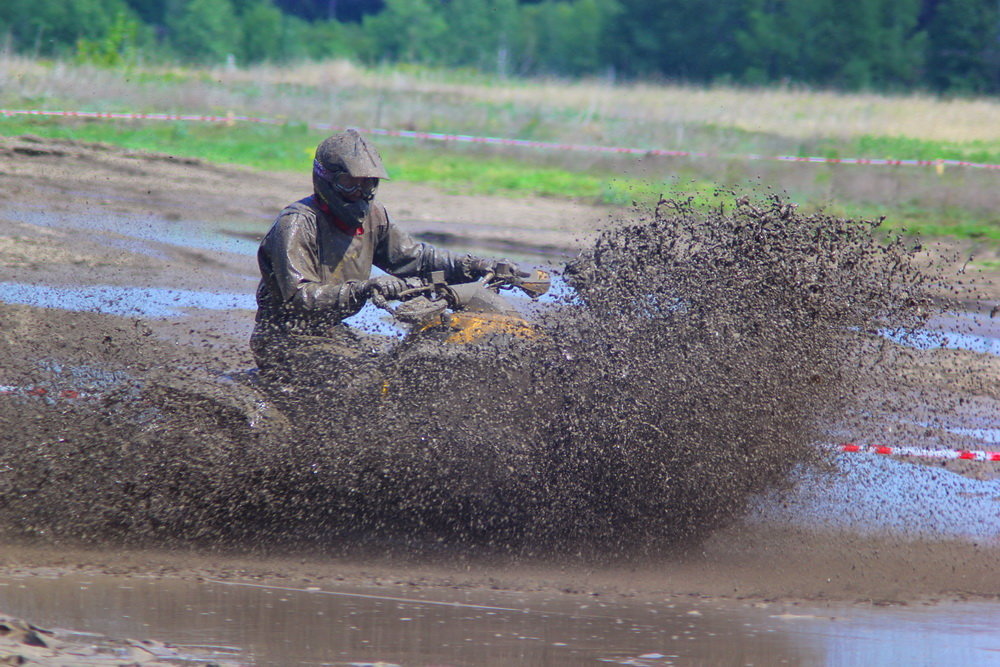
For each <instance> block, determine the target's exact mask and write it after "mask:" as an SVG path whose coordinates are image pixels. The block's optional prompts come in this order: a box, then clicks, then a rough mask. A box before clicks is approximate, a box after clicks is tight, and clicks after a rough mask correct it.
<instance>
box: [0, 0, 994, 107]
mask: <svg viewBox="0 0 1000 667" xmlns="http://www.w3.org/2000/svg"><path fill="white" fill-rule="evenodd" d="M0 38H2V39H4V40H5V42H4V44H5V45H6V48H7V49H8V50H14V51H16V52H19V53H24V54H29V55H34V56H39V57H75V58H78V59H82V60H86V61H89V62H94V63H98V64H106V65H112V66H113V65H118V64H123V63H129V62H133V61H136V60H141V61H144V62H162V61H182V62H191V63H201V64H214V63H220V62H226V61H230V62H232V61H235V62H236V63H239V64H253V63H260V62H273V63H288V62H295V61H302V60H323V59H326V58H331V57H347V58H352V59H356V60H358V61H361V62H364V63H369V64H375V63H383V62H390V63H398V62H405V63H418V64H425V65H432V66H446V67H468V68H474V69H477V70H482V71H488V72H496V73H499V74H501V75H514V76H533V75H556V76H571V77H575V76H615V77H629V78H646V79H657V80H670V81H684V82H692V83H712V82H726V83H736V84H768V83H775V82H780V83H790V84H804V85H812V86H819V87H833V88H840V89H846V90H863V89H880V90H885V89H889V90H913V89H925V90H934V91H940V92H947V93H979V94H991V93H997V92H1000V0H858V1H857V2H843V1H842V0H713V1H712V2H705V1H704V0H3V1H2V3H0Z"/></svg>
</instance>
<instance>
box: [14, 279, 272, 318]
mask: <svg viewBox="0 0 1000 667" xmlns="http://www.w3.org/2000/svg"><path fill="white" fill-rule="evenodd" d="M0 301H4V302H6V303H17V304H22V305H28V306H36V307H40V308H60V309H62V310H73V311H78V312H92V313H104V314H106V315H122V316H126V317H151V318H166V317H179V316H182V315H185V314H186V313H185V311H187V310H189V309H207V310H253V309H256V307H257V304H256V302H255V300H254V296H253V294H238V293H226V292H203V291H196V290H185V289H173V288H166V287H119V286H114V285H82V286H75V287H55V286H49V285H28V284H25V283H12V282H0Z"/></svg>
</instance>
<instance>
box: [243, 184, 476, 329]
mask: <svg viewBox="0 0 1000 667" xmlns="http://www.w3.org/2000/svg"><path fill="white" fill-rule="evenodd" d="M470 261H471V258H470V257H469V256H468V255H454V254H453V253H450V252H447V251H445V250H439V249H437V248H435V247H434V246H432V245H430V244H427V243H422V242H418V241H415V240H414V239H413V238H412V237H410V235H409V234H407V233H406V232H405V231H403V230H402V229H400V228H399V227H397V226H395V225H394V224H392V222H391V221H390V220H389V214H388V213H387V212H386V210H385V207H384V206H382V205H381V204H379V203H378V202H375V201H373V202H372V205H371V208H370V209H369V213H368V215H367V216H366V218H365V219H364V221H363V222H362V225H361V227H360V228H358V230H352V229H347V228H341V227H340V226H338V225H337V221H335V220H334V219H333V218H332V217H331V216H330V215H329V214H328V213H326V212H324V211H322V210H321V209H320V203H319V201H318V199H317V198H316V196H315V195H310V196H309V197H306V198H304V199H301V200H299V201H297V202H295V203H293V204H290V205H289V206H287V207H285V209H284V210H283V211H281V213H280V214H279V215H278V217H277V219H276V220H275V221H274V224H273V225H272V226H271V229H270V231H268V233H267V235H266V236H265V237H264V238H263V240H262V241H261V243H260V248H259V249H258V250H257V264H258V266H259V267H260V274H261V278H260V284H259V285H258V287H257V326H256V327H255V334H256V333H264V330H268V332H269V333H279V332H280V333H288V334H302V335H310V336H322V335H324V334H325V332H326V331H327V330H329V328H330V327H332V326H334V325H336V324H338V323H339V322H340V321H341V320H343V319H344V318H345V317H350V316H351V315H353V314H355V313H357V312H358V311H359V310H360V309H361V307H362V306H363V305H364V302H363V301H360V300H358V299H357V298H356V296H355V295H354V290H352V289H351V285H352V283H355V282H357V281H363V280H367V279H368V278H369V277H370V275H371V268H372V266H373V265H374V266H377V267H378V268H380V269H382V270H383V271H385V272H387V273H391V274H393V275H395V276H399V277H403V278H405V277H409V276H428V275H429V274H430V273H431V272H432V271H444V272H445V276H446V278H447V279H448V280H458V279H466V280H468V279H471V276H469V274H468V267H469V262H470Z"/></svg>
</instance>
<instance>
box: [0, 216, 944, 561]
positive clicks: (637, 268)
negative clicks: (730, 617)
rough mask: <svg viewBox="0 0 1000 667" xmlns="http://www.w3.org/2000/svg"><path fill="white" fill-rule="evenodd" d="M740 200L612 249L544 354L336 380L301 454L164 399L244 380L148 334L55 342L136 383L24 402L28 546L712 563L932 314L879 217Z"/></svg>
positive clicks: (647, 224) (17, 466)
mask: <svg viewBox="0 0 1000 667" xmlns="http://www.w3.org/2000/svg"><path fill="white" fill-rule="evenodd" d="M720 202H722V203H721V205H720V207H719V208H713V209H711V210H709V209H705V208H698V207H695V206H694V205H692V204H691V203H689V202H668V201H663V202H660V205H659V206H658V207H657V208H656V209H655V210H653V211H650V212H648V213H647V214H645V215H644V216H643V217H642V218H641V219H639V220H638V221H635V222H622V223H620V224H618V225H616V226H614V227H612V228H611V229H609V230H608V231H606V232H605V233H604V234H603V235H602V236H601V237H600V239H599V240H598V241H597V243H596V245H595V246H594V247H593V249H591V250H589V251H587V252H585V253H584V254H583V255H582V256H581V257H580V258H579V259H578V260H576V261H575V262H573V263H572V264H571V265H570V266H569V268H568V270H567V274H566V275H567V278H568V280H569V281H570V282H571V284H572V285H573V287H574V288H575V290H576V292H575V295H574V296H573V297H571V298H568V299H567V300H566V301H565V302H564V303H561V304H559V305H558V306H557V307H556V308H554V309H551V310H550V311H548V312H545V313H543V314H541V315H540V316H539V317H540V323H541V326H542V327H543V330H544V332H545V333H544V335H543V336H541V337H540V338H539V339H538V340H537V341H536V342H534V343H533V344H531V345H518V346H510V347H505V346H503V347H491V348H488V349H484V348H476V347H469V348H466V349H462V350H450V351H448V352H447V353H445V354H441V353H436V354H423V353H416V352H412V351H409V350H408V349H407V348H406V346H401V348H400V349H398V350H397V353H396V354H395V355H393V356H391V357H389V358H386V359H382V360H381V361H380V362H379V364H380V365H379V367H378V368H377V369H376V371H372V372H369V370H363V371H361V370H359V369H358V368H355V369H352V372H351V374H350V375H348V376H345V375H344V374H343V373H342V372H341V370H342V369H336V368H330V369H316V374H315V377H316V378H319V379H320V380H321V381H320V382H319V383H318V384H314V385H312V386H308V387H302V386H299V387H290V388H289V391H288V392H286V394H285V396H284V398H283V405H284V406H285V407H286V408H288V409H289V410H290V412H291V413H292V414H293V419H292V423H293V430H292V431H291V432H287V433H285V434H284V436H283V437H282V439H281V440H280V441H274V440H273V439H271V435H269V434H267V433H260V432H254V431H253V430H252V429H247V428H246V424H245V423H244V422H243V421H241V415H239V414H238V413H235V412H233V411H230V410H228V409H227V408H226V406H225V405H222V404H220V403H217V402H213V401H212V400H206V401H204V402H199V401H196V400H193V399H192V398H191V397H190V395H189V396H181V397H178V396H177V395H170V392H167V393H166V394H164V393H160V394H156V393H150V392H146V393H143V392H144V388H145V387H147V386H148V385H149V384H151V378H155V377H156V376H157V374H160V375H162V373H163V369H164V367H165V368H166V371H167V372H168V373H169V374H171V375H174V376H183V374H184V373H185V372H186V371H185V370H184V369H185V368H188V369H191V368H196V369H203V368H206V367H208V368H226V367H232V366H233V365H234V364H235V365H238V364H239V359H233V358H232V357H226V358H221V359H220V358H217V357H215V356H213V355H217V354H218V351H217V350H211V351H207V350H206V351H201V350H193V351H190V352H189V357H192V358H188V359H185V360H183V361H178V360H177V359H176V358H175V357H176V351H175V350H171V349H170V346H169V345H165V344H162V343H156V342H155V341H152V340H151V337H150V336H148V334H147V333H146V332H144V331H143V330H142V328H141V327H133V329H132V330H130V329H129V328H128V326H122V327H120V328H119V329H118V330H116V331H114V332H108V331H104V332H100V331H98V332H96V335H98V336H103V337H104V340H105V345H104V347H103V348H100V347H98V348H94V347H81V348H80V349H79V350H76V351H75V352H74V348H73V345H72V344H69V343H67V345H66V346H65V347H64V348H61V347H60V346H59V345H50V346H49V349H48V350H47V352H48V353H49V354H52V353H55V354H59V355H62V356H63V357H74V356H76V357H83V358H85V360H88V359H89V363H92V364H96V365H98V366H101V367H107V368H109V369H114V368H115V367H117V366H121V365H125V366H127V367H128V370H129V373H130V377H132V378H134V382H130V383H124V385H123V386H122V387H121V389H120V391H119V392H117V393H114V392H112V393H110V394H107V395H106V396H105V397H104V398H103V399H102V401H101V402H100V405H98V406H96V407H95V406H94V405H93V404H84V403H67V404H60V405H58V406H55V407H56V409H53V406H51V405H39V404H37V403H31V402H30V401H26V400H25V399H24V397H20V396H7V397H0V401H2V402H3V403H5V405H4V406H3V410H2V412H0V414H2V422H3V427H4V428H7V429H12V430H14V431H17V432H20V433H21V434H22V437H21V438H20V440H21V441H22V442H23V443H25V444H24V446H15V447H6V448H4V449H3V451H2V452H0V471H2V474H0V515H2V518H3V523H4V525H5V530H6V531H7V532H8V534H13V535H35V536H44V537H46V538H48V539H53V538H54V539H62V538H77V539H79V538H82V539H85V540H108V539H111V540H115V541H121V542H127V543H155V544H170V543H181V542H184V543H190V542H192V541H193V542H199V543H205V544H251V545H258V546H259V545H268V544H272V545H273V544H308V545H310V546H317V545H319V546H328V547H343V546H350V547H357V546H359V545H360V546H370V547H373V548H376V549H393V548H400V549H405V550H407V551H412V550H414V549H420V550H430V551H434V550H435V549H438V548H449V549H450V548H454V547H455V546H456V545H460V546H464V547H472V546H484V547H486V548H488V549H501V550H504V551H510V552H513V553H517V554H534V553H541V552H550V551H557V552H568V553H585V554H590V555H596V554H600V555H604V556H609V555H622V554H636V553H642V552H647V551H653V550H660V549H663V548H669V547H675V546H677V545H679V544H689V543H691V542H692V541H697V540H698V539H700V538H702V537H704V536H706V535H707V534H709V533H710V532H711V531H712V530H714V529H715V528H718V527H719V526H722V525H725V524H726V523H728V522H730V521H732V520H733V519H734V518H736V517H738V516H740V514H741V513H742V512H743V511H744V510H745V508H746V506H747V503H748V502H749V500H750V499H751V498H752V497H753V496H754V494H757V493H759V492H760V491H763V490H766V489H772V488H776V487H780V486H782V485H783V484H785V483H787V480H788V476H789V473H790V472H791V471H792V470H793V469H794V468H796V467H798V466H802V465H807V466H808V465H817V464H820V463H821V462H822V456H821V455H820V454H819V453H818V451H817V450H816V448H815V447H813V444H814V443H815V442H816V441H817V440H820V439H822V438H823V437H824V435H825V433H826V432H827V430H828V429H830V428H832V427H834V426H836V425H837V424H838V420H839V419H841V417H842V416H843V415H844V414H847V413H850V412H857V411H858V410H860V409H861V407H862V406H860V405H859V401H861V402H864V401H866V400H867V401H878V400H881V399H879V398H878V396H879V393H878V389H879V386H880V378H885V377H886V373H891V368H892V365H891V364H888V363H883V361H884V360H885V359H886V355H887V354H888V353H889V352H888V350H889V348H890V344H889V342H888V341H887V340H886V339H885V338H884V337H883V336H880V335H878V332H879V331H883V330H886V329H890V330H894V331H900V332H905V331H908V330H911V329H913V328H916V327H919V326H921V325H922V324H923V323H924V321H925V319H926V318H927V317H928V315H929V314H930V299H929V297H928V296H927V288H928V285H929V280H930V279H929V278H928V276H927V274H926V273H924V272H922V271H920V270H918V269H917V268H916V265H915V263H914V256H915V252H916V249H915V248H914V247H912V246H908V245H906V244H905V243H903V242H902V241H892V242H881V241H879V240H878V238H877V236H876V230H877V227H878V222H877V221H852V220H839V219H835V218H832V217H830V216H826V215H802V214H800V213H798V212H797V211H796V209H795V207H794V206H793V205H791V204H790V203H788V202H786V201H784V200H782V199H780V198H777V197H765V198H763V199H758V200H756V201H753V200H751V199H750V198H740V199H735V198H729V199H726V198H722V199H720ZM32 312H35V311H33V310H32V309H27V308H22V309H13V310H6V309H5V312H4V316H5V317H7V318H11V317H13V315H12V314H13V313H20V314H21V316H22V317H24V318H28V319H30V317H29V315H26V313H32ZM78 317H81V318H83V317H84V316H83V315H79V316H78ZM79 321H81V322H83V321H85V320H83V319H81V320H79ZM8 325H9V322H7V323H5V326H4V328H3V330H4V332H5V333H7V335H9V336H16V335H17V334H16V333H12V332H16V330H17V327H13V328H12V327H10V326H8ZM25 326H27V325H25ZM23 328H24V327H22V329H23ZM29 328H30V327H29ZM50 333H52V335H53V336H56V337H58V334H57V333H56V332H50ZM67 338H69V337H67ZM244 358H245V357H244ZM125 360H129V361H127V362H126V361H125ZM18 363H20V364H21V365H25V364H27V365H28V366H30V372H29V371H27V370H26V371H25V372H26V374H37V363H36V362H31V361H20V362H18ZM32 363H36V365H35V366H32V365H31V364H32ZM26 368H27V366H26ZM345 377H349V378H352V379H351V380H350V381H345ZM859 386H863V387H865V388H867V390H866V391H864V392H859V391H857V388H858V387H859ZM137 396H139V397H141V400H137ZM869 407H870V406H869ZM148 410H155V411H157V413H158V416H159V419H158V424H159V425H158V427H157V428H155V429H151V428H148V421H146V420H144V419H143V415H144V414H145V411H148ZM871 411H872V410H870V409H869V412H871ZM164 424H166V425H167V428H164V427H163V425H164Z"/></svg>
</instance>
